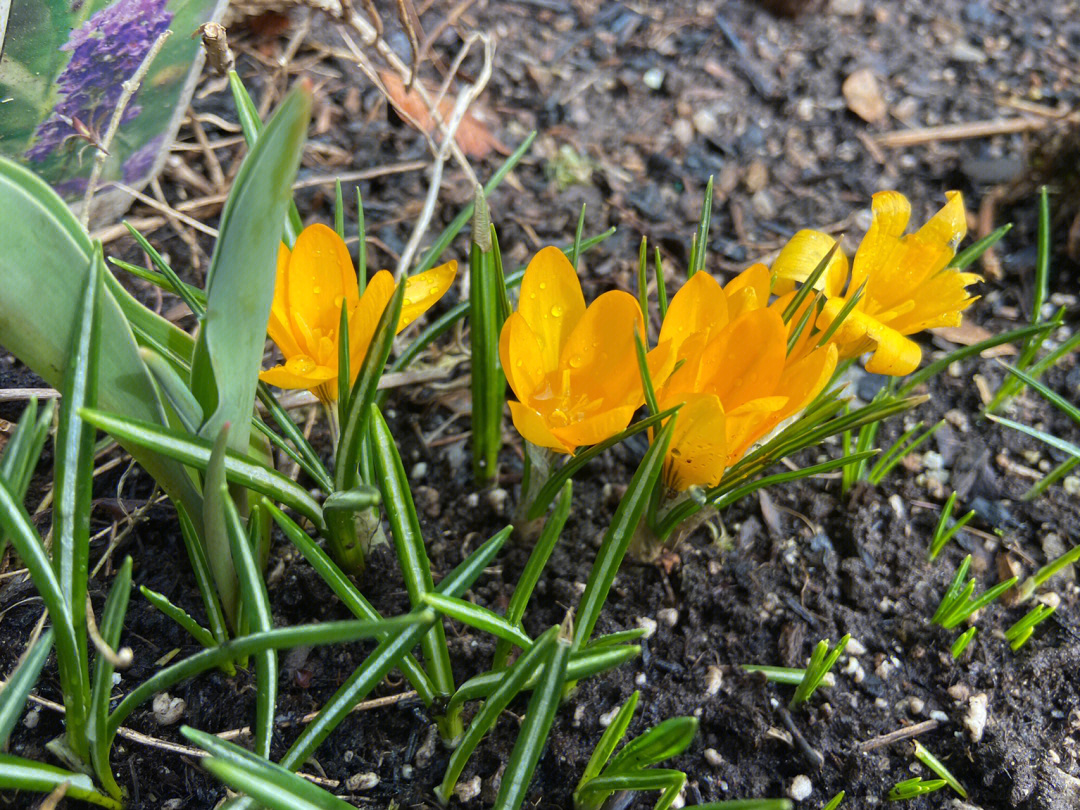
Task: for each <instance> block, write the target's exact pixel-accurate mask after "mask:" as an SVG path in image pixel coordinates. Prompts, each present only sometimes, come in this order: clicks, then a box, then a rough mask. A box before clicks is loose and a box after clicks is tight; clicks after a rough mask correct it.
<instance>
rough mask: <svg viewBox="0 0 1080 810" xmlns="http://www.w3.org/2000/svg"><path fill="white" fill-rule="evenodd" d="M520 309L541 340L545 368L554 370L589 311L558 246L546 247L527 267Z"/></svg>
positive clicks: (572, 268) (574, 276)
mask: <svg viewBox="0 0 1080 810" xmlns="http://www.w3.org/2000/svg"><path fill="white" fill-rule="evenodd" d="M518 312H519V313H521V316H522V317H523V318H524V319H525V322H526V323H527V324H528V325H529V328H530V329H532V332H533V334H534V335H536V339H537V340H538V341H539V343H540V350H541V353H542V357H543V362H544V367H543V371H544V372H545V373H547V372H550V371H554V370H555V369H556V368H557V367H558V364H559V356H560V354H562V348H563V346H564V345H565V344H566V340H567V338H568V337H569V336H570V333H571V332H572V331H573V329H574V327H575V326H576V325H577V322H578V321H579V320H580V319H581V316H582V315H584V314H585V296H584V295H582V292H581V282H579V281H578V277H577V273H576V272H575V271H574V266H573V265H572V264H570V260H569V259H567V258H566V255H565V254H564V253H563V252H562V251H561V250H559V249H558V248H556V247H546V248H544V249H543V250H541V251H540V252H539V253H537V254H536V255H535V256H534V257H533V259H532V261H531V262H529V266H528V267H526V268H525V276H524V278H522V280H521V295H520V297H519V299H518Z"/></svg>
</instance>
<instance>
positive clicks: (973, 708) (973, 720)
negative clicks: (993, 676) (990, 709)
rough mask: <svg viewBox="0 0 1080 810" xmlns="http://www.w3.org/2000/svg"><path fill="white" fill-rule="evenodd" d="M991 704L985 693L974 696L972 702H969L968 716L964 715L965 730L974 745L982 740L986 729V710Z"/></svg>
mask: <svg viewBox="0 0 1080 810" xmlns="http://www.w3.org/2000/svg"><path fill="white" fill-rule="evenodd" d="M989 702H990V699H989V698H988V697H987V696H986V694H985V693H983V692H980V693H979V694H977V695H972V697H971V700H969V701H968V710H967V714H966V715H964V728H966V729H967V732H968V736H969V737H970V738H971V741H972V742H974V743H977V742H980V741H981V740H982V737H983V731H984V730H985V729H986V717H987V710H986V709H987V705H988V704H989Z"/></svg>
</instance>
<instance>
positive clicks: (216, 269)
mask: <svg viewBox="0 0 1080 810" xmlns="http://www.w3.org/2000/svg"><path fill="white" fill-rule="evenodd" d="M310 117H311V91H310V89H308V88H306V87H305V86H303V85H300V86H298V87H295V88H294V89H293V90H292V91H291V92H290V93H289V95H288V96H286V97H285V100H284V101H283V102H282V103H281V105H280V106H279V107H278V109H277V112H275V113H274V116H273V118H271V119H270V121H269V123H267V125H266V127H265V129H264V130H263V131H262V133H261V134H260V135H259V139H258V141H256V143H255V144H254V145H253V146H252V147H251V151H250V152H249V153H248V155H247V157H245V158H244V162H243V163H242V164H241V166H240V172H239V174H238V175H237V177H236V181H235V182H234V183H233V188H232V191H231V192H230V194H229V198H228V200H226V202H225V210H224V211H223V212H222V215H221V225H220V236H219V237H218V240H217V243H216V244H215V245H214V255H213V256H212V258H211V260H210V269H209V271H208V273H207V279H206V297H207V300H206V314H205V315H204V316H203V319H202V326H201V328H200V329H199V337H198V340H197V342H196V344H195V353H194V355H193V357H192V363H191V390H192V393H193V394H194V395H195V398H196V399H197V400H198V401H199V403H200V404H201V405H202V409H203V413H204V414H206V421H205V422H204V424H203V426H202V428H201V430H200V435H202V436H204V437H214V436H217V435H218V433H219V432H220V430H221V427H222V425H224V424H225V423H227V422H228V423H231V424H232V426H233V427H232V430H231V431H230V432H229V447H230V448H231V449H233V450H236V451H240V452H242V451H243V450H244V449H246V447H247V442H248V433H249V430H250V420H251V409H252V406H253V405H254V403H255V390H256V387H257V386H258V375H257V371H258V369H259V366H260V365H261V363H262V357H263V352H264V349H265V346H266V324H267V321H268V320H269V317H270V302H271V300H272V299H273V296H274V273H275V271H276V267H277V255H278V246H279V245H280V243H281V232H282V222H284V220H285V215H286V212H287V210H288V206H289V203H290V201H291V200H292V183H293V179H294V178H295V177H296V170H297V168H298V167H299V165H300V155H301V152H302V150H303V145H304V138H305V135H306V134H307V126H308V121H309V120H310Z"/></svg>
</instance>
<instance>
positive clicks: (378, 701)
mask: <svg viewBox="0 0 1080 810" xmlns="http://www.w3.org/2000/svg"><path fill="white" fill-rule="evenodd" d="M416 696H417V695H416V692H414V691H411V690H410V691H408V692H401V693H400V694H397V695H387V696H386V697H381V698H373V699H371V700H365V701H364V702H362V703H357V704H356V706H354V707H353V709H352V711H353V712H367V711H371V710H372V709H381V708H383V707H384V706H393V705H395V704H397V703H401V702H402V701H404V700H409V699H411V698H414V697H416ZM318 716H319V713H318V712H310V713H308V714H305V715H304V716H303V717H301V718H300V722H301V723H303V724H305V725H306V724H307V723H310V722H311V721H312V720H314V719H315V718H316V717H318ZM283 725H284V724H283ZM250 735H251V728H250V727H249V726H244V727H243V728H234V729H231V730H230V731H222V732H219V733H217V734H215V735H214V736H215V737H218V738H219V739H222V740H235V739H237V738H239V737H247V736H250Z"/></svg>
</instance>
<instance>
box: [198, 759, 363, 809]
mask: <svg viewBox="0 0 1080 810" xmlns="http://www.w3.org/2000/svg"><path fill="white" fill-rule="evenodd" d="M201 764H202V766H203V768H205V769H206V770H207V771H209V772H210V773H211V774H213V776H214V777H215V778H216V779H217V780H218V781H220V782H224V783H225V784H226V785H228V786H229V787H230V788H232V789H233V790H235V791H237V792H238V793H243V794H245V795H247V796H250V797H251V798H253V799H255V800H256V801H258V802H259V804H260V805H262V806H263V807H266V808H269V810H337V808H341V810H346V808H348V810H352V807H353V806H352V805H351V804H349V803H348V802H346V801H343V800H342V799H339V798H338V797H337V796H335V795H334V794H332V793H327V792H326V791H325V790H323V789H322V788H320V787H317V786H315V785H313V784H311V782H308V781H306V780H304V779H302V778H300V777H299V776H297V775H296V774H294V773H290V772H289V771H287V770H284V769H282V770H283V771H284V774H278V773H276V772H272V773H266V772H264V770H263V769H257V768H254V767H244V766H240V765H236V764H234V763H232V762H227V761H225V760H221V759H217V758H216V757H206V758H205V759H203V761H202V763H201ZM267 764H268V765H269V764H271V763H267ZM286 780H288V781H286ZM301 787H309V788H312V789H314V790H317V791H318V792H319V793H320V794H321V795H320V796H318V797H317V798H316V797H312V796H310V795H307V794H306V793H302V792H300V790H299V789H298V788H301Z"/></svg>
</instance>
